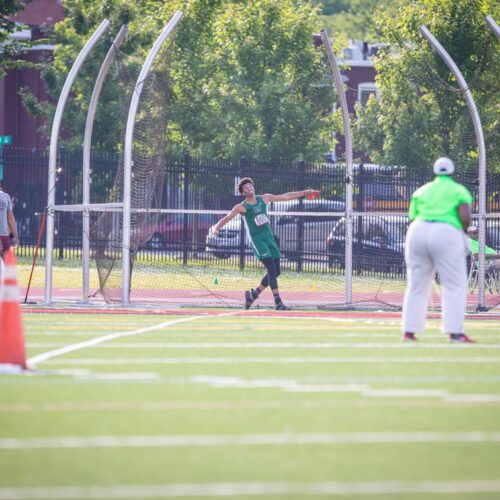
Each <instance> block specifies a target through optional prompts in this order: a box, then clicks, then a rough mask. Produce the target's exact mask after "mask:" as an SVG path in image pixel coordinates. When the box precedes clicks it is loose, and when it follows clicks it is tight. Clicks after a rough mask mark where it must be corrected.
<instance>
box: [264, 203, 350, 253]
mask: <svg viewBox="0 0 500 500" xmlns="http://www.w3.org/2000/svg"><path fill="white" fill-rule="evenodd" d="M277 205H280V204H277ZM283 205H284V204H283ZM282 209H283V211H284V212H285V213H284V214H283V215H280V216H278V217H277V220H276V222H275V227H274V232H275V234H276V236H277V237H278V239H279V241H280V249H281V252H282V254H283V256H284V257H286V258H287V259H289V260H296V259H298V257H299V256H301V255H302V257H304V258H314V256H317V255H318V254H325V239H326V238H327V236H328V234H329V232H330V231H331V228H332V226H333V224H334V223H335V222H336V221H338V220H339V219H340V218H341V217H342V216H341V215H340V214H341V213H343V212H345V203H344V202H343V201H336V200H303V202H302V204H300V203H299V201H298V200H294V201H293V202H288V204H287V205H284V207H282ZM286 212H309V213H311V215H306V216H303V215H287V214H286ZM332 212H336V213H338V214H339V215H331V213H332ZM312 213H314V214H315V215H312Z"/></svg>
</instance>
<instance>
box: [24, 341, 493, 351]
mask: <svg viewBox="0 0 500 500" xmlns="http://www.w3.org/2000/svg"><path fill="white" fill-rule="evenodd" d="M27 345H28V347H35V348H38V347H58V346H61V345H64V344H62V343H61V342H28V344H27ZM408 346H409V345H408V344H407V343H406V344H405V343H403V342H398V343H389V342H385V343H380V342H379V343H375V342H357V343H353V342H310V343H308V342H113V343H112V344H104V345H100V346H98V347H100V348H105V349H150V348H154V349H256V348H265V349H384V350H385V349H408ZM410 347H417V348H419V349H456V345H453V344H431V343H429V344H422V343H421V344H418V346H410ZM467 347H468V348H469V349H470V348H472V349H487V350H493V349H500V344H473V345H471V346H467Z"/></svg>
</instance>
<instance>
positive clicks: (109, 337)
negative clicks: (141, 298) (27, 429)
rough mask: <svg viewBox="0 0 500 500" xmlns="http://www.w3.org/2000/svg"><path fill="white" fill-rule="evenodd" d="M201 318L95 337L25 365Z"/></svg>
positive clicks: (166, 322) (191, 318)
mask: <svg viewBox="0 0 500 500" xmlns="http://www.w3.org/2000/svg"><path fill="white" fill-rule="evenodd" d="M234 314H237V312H231V313H222V314H216V315H214V316H212V317H213V318H218V317H221V316H230V315H234ZM202 318H204V319H206V316H189V317H186V318H179V319H174V320H171V321H165V322H163V323H160V324H157V325H152V326H147V327H144V328H139V329H138V330H131V331H128V332H116V333H110V334H109V335H103V336H101V337H96V338H93V339H90V340H86V341H85V342H78V343H77V344H71V345H68V346H65V347H61V348H60V349H55V350H54V351H49V352H45V353H43V354H38V355H37V356H33V357H32V358H30V359H28V361H27V363H28V365H30V366H34V365H36V364H37V363H42V362H44V361H47V360H48V359H51V358H55V357H56V356H61V355H63V354H67V353H69V352H73V351H77V350H79V349H86V348H87V347H92V346H95V345H97V344H102V343H104V342H108V341H110V340H114V339H118V338H121V337H129V336H131V335H140V334H141V333H148V332H153V331H155V330H161V329H163V328H168V327H169V326H173V325H177V324H179V323H185V322H186V321H195V320H198V319H202Z"/></svg>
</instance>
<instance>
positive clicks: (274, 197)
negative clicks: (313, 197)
mask: <svg viewBox="0 0 500 500" xmlns="http://www.w3.org/2000/svg"><path fill="white" fill-rule="evenodd" d="M311 193H318V194H319V191H318V190H316V189H305V190H304V191H290V192H289V193H283V194H263V195H262V200H263V201H264V203H270V202H271V201H290V200H296V199H297V198H302V196H307V195H309V194H311Z"/></svg>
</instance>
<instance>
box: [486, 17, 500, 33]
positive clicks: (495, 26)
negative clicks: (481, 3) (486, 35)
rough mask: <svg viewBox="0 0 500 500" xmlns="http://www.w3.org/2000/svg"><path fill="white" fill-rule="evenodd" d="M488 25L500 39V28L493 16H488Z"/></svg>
mask: <svg viewBox="0 0 500 500" xmlns="http://www.w3.org/2000/svg"><path fill="white" fill-rule="evenodd" d="M486 24H487V26H489V28H490V29H491V31H493V33H495V35H496V36H497V38H500V26H498V24H497V23H496V22H495V20H494V19H493V18H492V17H491V16H486Z"/></svg>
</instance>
